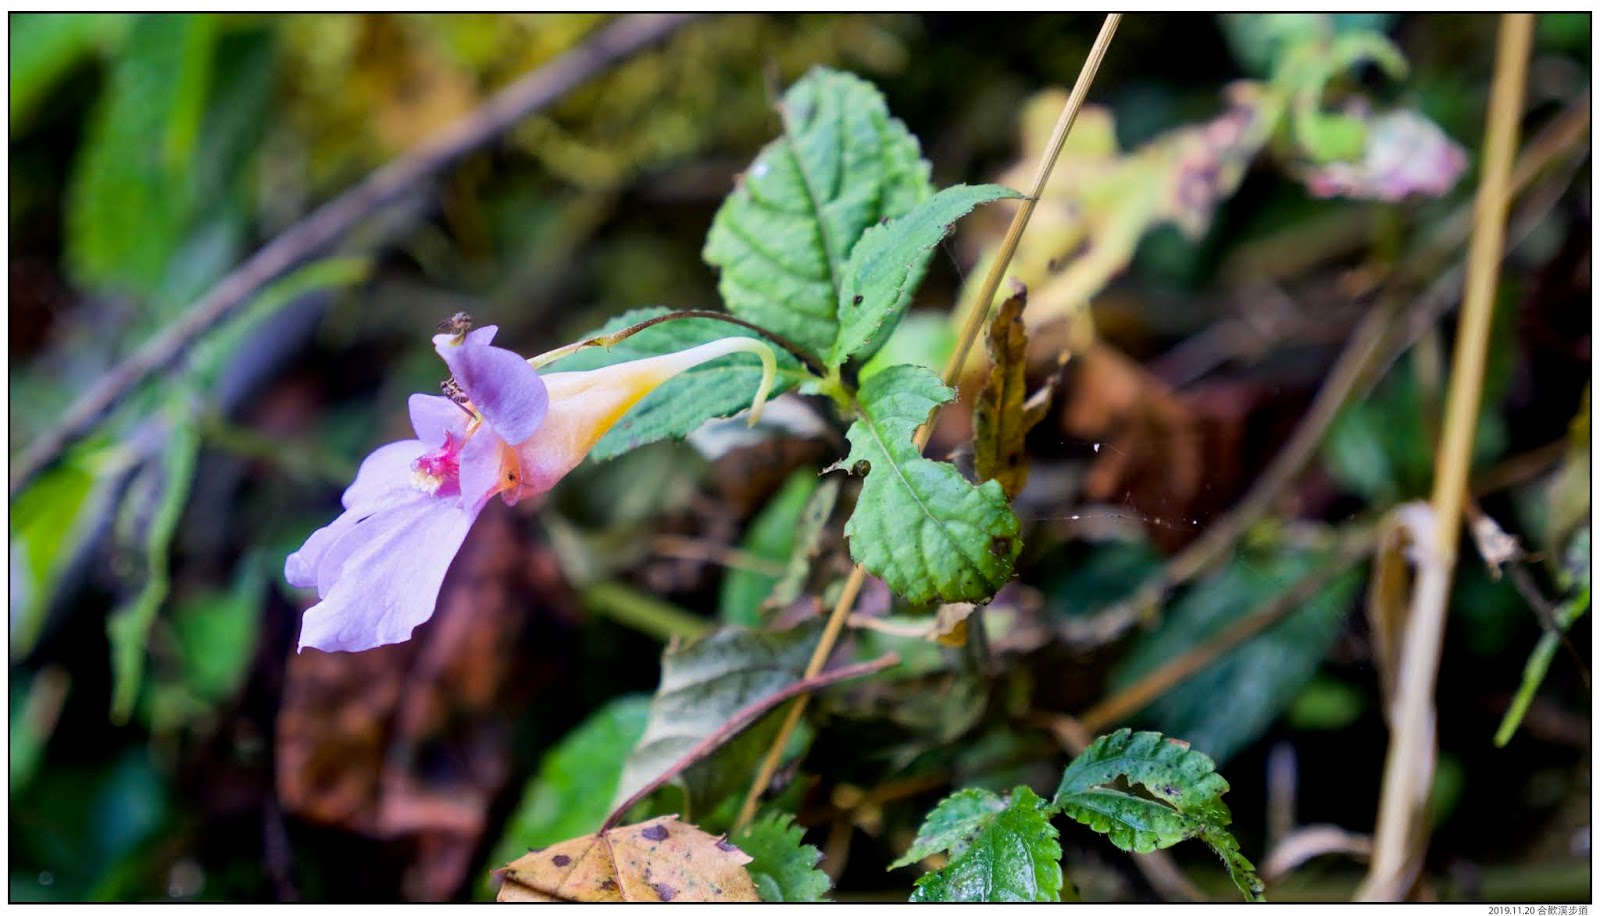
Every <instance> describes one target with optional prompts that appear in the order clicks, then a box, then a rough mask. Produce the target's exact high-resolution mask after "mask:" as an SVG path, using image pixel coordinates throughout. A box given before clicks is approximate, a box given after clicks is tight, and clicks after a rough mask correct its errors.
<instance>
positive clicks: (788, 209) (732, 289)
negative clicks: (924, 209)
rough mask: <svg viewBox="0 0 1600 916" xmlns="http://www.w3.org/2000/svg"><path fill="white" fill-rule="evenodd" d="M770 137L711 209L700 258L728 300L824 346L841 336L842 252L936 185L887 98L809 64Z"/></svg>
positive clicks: (746, 313)
mask: <svg viewBox="0 0 1600 916" xmlns="http://www.w3.org/2000/svg"><path fill="white" fill-rule="evenodd" d="M778 113H779V115H780V116H781V118H782V120H783V136H781V137H779V138H778V139H777V140H774V141H772V142H771V143H769V144H767V146H766V147H765V148H764V149H762V151H761V152H760V154H758V155H757V156H756V159H755V161H754V162H753V163H751V165H750V167H749V168H748V169H746V170H745V173H744V175H743V176H742V178H741V179H740V181H739V184H738V186H737V187H736V188H735V189H734V191H733V193H732V194H731V195H729V196H728V199H727V200H726V201H725V202H724V203H723V205H722V208H721V209H720V210H718V211H717V215H716V219H715V220H714V221H713V222H712V224H711V232H710V234H709V235H708V236H707V238H706V246H705V252H704V257H705V260H706V263H708V264H710V265H712V266H713V267H716V268H719V269H720V270H721V271H722V278H721V280H720V282H719V283H718V289H720V290H721V292H722V299H723V301H724V302H726V303H727V305H728V310H729V311H731V312H733V313H734V314H735V315H738V316H740V317H742V318H746V319H748V320H750V321H753V322H755V323H757V324H759V325H761V326H762V327H765V328H767V329H769V330H771V331H774V332H776V333H778V334H782V335H783V336H785V337H787V338H789V339H790V340H793V341H794V342H795V343H797V344H799V345H800V346H802V347H805V348H806V349H808V350H809V351H811V352H812V353H813V354H816V355H821V354H822V353H825V352H827V350H828V348H829V347H831V346H832V345H833V342H834V338H836V337H837V336H838V332H839V324H838V318H837V311H838V304H839V297H840V290H841V289H842V287H843V285H844V278H845V276H846V266H847V264H848V262H849V260H850V252H851V250H852V249H854V248H855V246H856V242H857V240H859V239H860V238H861V235H862V233H864V232H866V231H867V229H868V227H870V226H873V225H876V224H877V223H878V221H880V220H882V219H884V218H886V217H888V218H893V217H896V216H899V215H901V214H903V213H905V212H907V211H909V210H910V209H911V208H912V207H914V206H915V205H917V204H918V203H920V202H921V201H923V200H925V199H926V198H927V197H929V196H930V195H931V194H932V193H933V189H932V187H931V186H930V185H929V183H928V171H929V167H928V164H927V163H926V162H924V161H923V160H922V158H921V151H920V149H919V148H918V146H917V140H916V138H915V137H913V136H911V134H910V133H909V132H908V131H907V130H906V128H905V125H904V124H901V123H900V122H899V121H897V120H895V119H894V118H891V117H890V116H889V109H888V107H887V106H886V105H885V104H884V102H883V96H882V95H881V94H880V93H879V92H878V90H877V89H875V88H873V86H872V85H871V84H870V83H867V82H865V81H864V80H861V79H859V78H857V77H855V76H851V75H850V74H848V73H838V72H834V71H832V70H826V69H821V68H818V69H815V70H812V71H811V72H810V73H808V74H806V76H805V77H804V78H803V79H801V80H800V81H799V82H798V83H795V84H794V85H793V86H791V87H790V88H789V91H788V92H787V93H785V94H784V97H783V101H782V102H781V103H780V104H779V106H778Z"/></svg>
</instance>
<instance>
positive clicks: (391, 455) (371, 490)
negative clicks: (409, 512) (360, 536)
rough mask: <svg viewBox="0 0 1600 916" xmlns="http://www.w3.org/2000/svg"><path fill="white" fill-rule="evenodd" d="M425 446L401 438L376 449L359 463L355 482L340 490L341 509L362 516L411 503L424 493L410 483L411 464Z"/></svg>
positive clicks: (424, 449) (423, 450) (424, 450)
mask: <svg viewBox="0 0 1600 916" xmlns="http://www.w3.org/2000/svg"><path fill="white" fill-rule="evenodd" d="M427 451H428V447H427V446H426V445H424V444H423V443H422V442H421V441H419V440H417V439H402V440H400V441H399V442H391V443H389V444H388V445H383V446H379V447H378V448H377V449H376V450H375V451H373V453H372V454H370V455H368V456H367V457H366V459H365V460H363V461H362V462H361V469H360V470H358V471H356V480H355V483H352V484H351V485H350V487H349V489H347V490H345V491H344V499H343V502H344V507H345V508H346V509H349V510H351V511H353V512H360V513H362V514H365V515H371V514H372V513H374V512H376V511H378V510H379V509H383V508H385V507H387V506H392V505H394V504H396V503H401V502H413V501H415V500H416V499H417V498H419V497H425V496H426V495H427V494H425V493H423V492H422V491H421V490H419V489H417V487H416V484H415V483H413V480H414V472H413V470H412V467H411V465H412V462H414V461H416V460H417V459H418V458H420V457H422V455H423V454H424V453H426V452H427Z"/></svg>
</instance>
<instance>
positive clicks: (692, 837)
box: [495, 814, 760, 903]
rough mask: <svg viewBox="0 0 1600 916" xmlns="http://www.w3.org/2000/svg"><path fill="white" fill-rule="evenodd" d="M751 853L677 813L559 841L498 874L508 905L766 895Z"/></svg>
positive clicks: (701, 900) (501, 896)
mask: <svg viewBox="0 0 1600 916" xmlns="http://www.w3.org/2000/svg"><path fill="white" fill-rule="evenodd" d="M750 861H751V859H750V857H749V856H747V855H745V854H744V853H743V852H741V851H740V850H739V848H738V847H737V846H734V845H733V844H732V843H730V842H728V841H727V839H726V838H725V837H714V836H711V835H710V834H708V833H705V832H703V831H701V830H700V829H698V828H696V827H694V826H692V825H690V824H685V823H683V822H682V821H679V820H678V816H677V815H676V814H669V815H666V816H664V817H658V818H654V819H652V820H648V821H644V822H643V823H639V824H634V825H632V826H631V827H619V828H617V829H615V830H610V831H606V832H602V833H595V834H589V835H588V836H582V837H578V838H577V839H575V840H568V841H566V842H565V843H558V844H556V845H555V846H550V847H547V848H545V849H540V850H535V851H530V852H529V853H528V854H527V855H525V856H523V857H522V858H520V859H517V860H516V861H515V862H512V863H511V864H510V865H507V866H506V867H505V868H503V869H501V870H499V871H498V872H496V874H497V875H499V876H500V877H501V878H502V879H503V880H504V884H502V885H501V887H500V893H499V894H498V895H497V896H496V898H495V899H497V900H499V901H502V902H508V903H551V902H557V901H564V902H583V903H623V902H635V903H638V902H647V903H654V902H656V901H661V902H663V903H667V902H673V903H718V902H728V903H744V902H755V901H759V900H760V897H759V896H758V895H757V894H756V886H755V882H753V881H751V880H750V875H749V874H748V873H747V872H746V871H745V870H744V866H745V865H746V864H748V863H749V862H750Z"/></svg>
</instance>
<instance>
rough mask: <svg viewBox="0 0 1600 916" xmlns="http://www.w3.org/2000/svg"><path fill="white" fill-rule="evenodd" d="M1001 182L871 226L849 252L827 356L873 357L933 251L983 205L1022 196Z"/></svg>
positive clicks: (936, 199)
mask: <svg viewBox="0 0 1600 916" xmlns="http://www.w3.org/2000/svg"><path fill="white" fill-rule="evenodd" d="M1020 196H1022V195H1020V194H1018V193H1017V192H1016V191H1013V190H1011V189H1010V188H1006V187H1002V186H1000V185H997V184H982V185H956V186H955V187H953V188H945V189H944V190H943V191H940V192H939V193H938V194H936V195H934V196H933V197H932V198H930V199H928V200H925V201H923V202H922V203H920V204H918V205H917V206H916V207H915V208H913V209H912V210H911V212H909V213H907V214H905V215H904V216H901V217H899V218H897V219H894V220H891V221H889V222H887V223H883V224H881V225H877V226H873V227H871V228H869V229H868V230H867V231H866V232H865V233H864V234H863V235H862V236H861V241H859V242H857V243H856V246H855V248H853V249H852V250H851V251H850V261H849V263H848V265H847V266H846V268H845V272H844V282H843V284H842V285H841V287H840V289H839V337H838V339H837V340H835V341H834V344H833V348H832V349H831V350H830V351H829V353H828V364H829V365H830V366H838V365H841V364H843V363H844V361H845V360H847V359H850V358H851V357H853V356H860V357H861V358H862V359H869V358H871V356H872V354H873V353H876V352H877V350H878V348H879V347H881V346H883V342H884V341H885V340H886V339H887V338H888V335H889V333H890V332H891V331H893V330H894V327H895V325H896V324H898V323H899V321H900V316H902V315H904V314H905V311H906V307H907V306H909V305H910V304H911V296H912V294H913V293H915V292H916V290H917V286H918V285H920V284H921V283H922V276H923V274H925V273H927V270H928V261H929V260H930V259H931V258H932V257H933V252H934V248H935V247H936V246H937V245H938V244H939V240H940V239H942V238H944V237H945V235H947V234H948V233H949V232H950V229H951V228H952V227H953V226H954V224H955V221H956V220H958V219H960V218H961V217H963V216H966V215H967V214H968V213H970V212H972V208H974V207H976V206H978V205H979V204H984V203H988V202H990V201H994V200H1001V199H1003V198H1011V197H1020Z"/></svg>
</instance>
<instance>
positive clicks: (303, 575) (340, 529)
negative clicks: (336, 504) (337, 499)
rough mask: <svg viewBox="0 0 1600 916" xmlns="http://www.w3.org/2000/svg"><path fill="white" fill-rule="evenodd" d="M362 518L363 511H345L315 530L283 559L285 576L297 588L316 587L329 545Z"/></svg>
mask: <svg viewBox="0 0 1600 916" xmlns="http://www.w3.org/2000/svg"><path fill="white" fill-rule="evenodd" d="M361 519H362V513H356V512H345V513H342V514H341V515H340V516H339V517H338V518H336V519H334V520H333V521H332V522H329V523H328V524H326V525H324V526H322V527H321V528H318V529H317V530H316V531H313V532H312V533H311V536H310V537H308V538H306V542H305V543H304V544H302V545H301V546H300V549H299V550H296V551H295V552H294V553H291V554H289V558H288V559H287V560H284V561H283V577H284V578H285V579H288V580H289V584H290V585H292V586H294V587H295V588H315V587H316V584H317V569H318V568H319V567H320V566H321V565H322V558H323V556H324V555H325V554H326V553H327V551H328V547H329V546H330V545H331V544H333V542H335V541H337V540H338V539H339V538H340V537H341V536H343V535H344V534H345V532H347V531H349V530H350V528H351V526H353V525H355V523H356V522H359V521H361Z"/></svg>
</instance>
